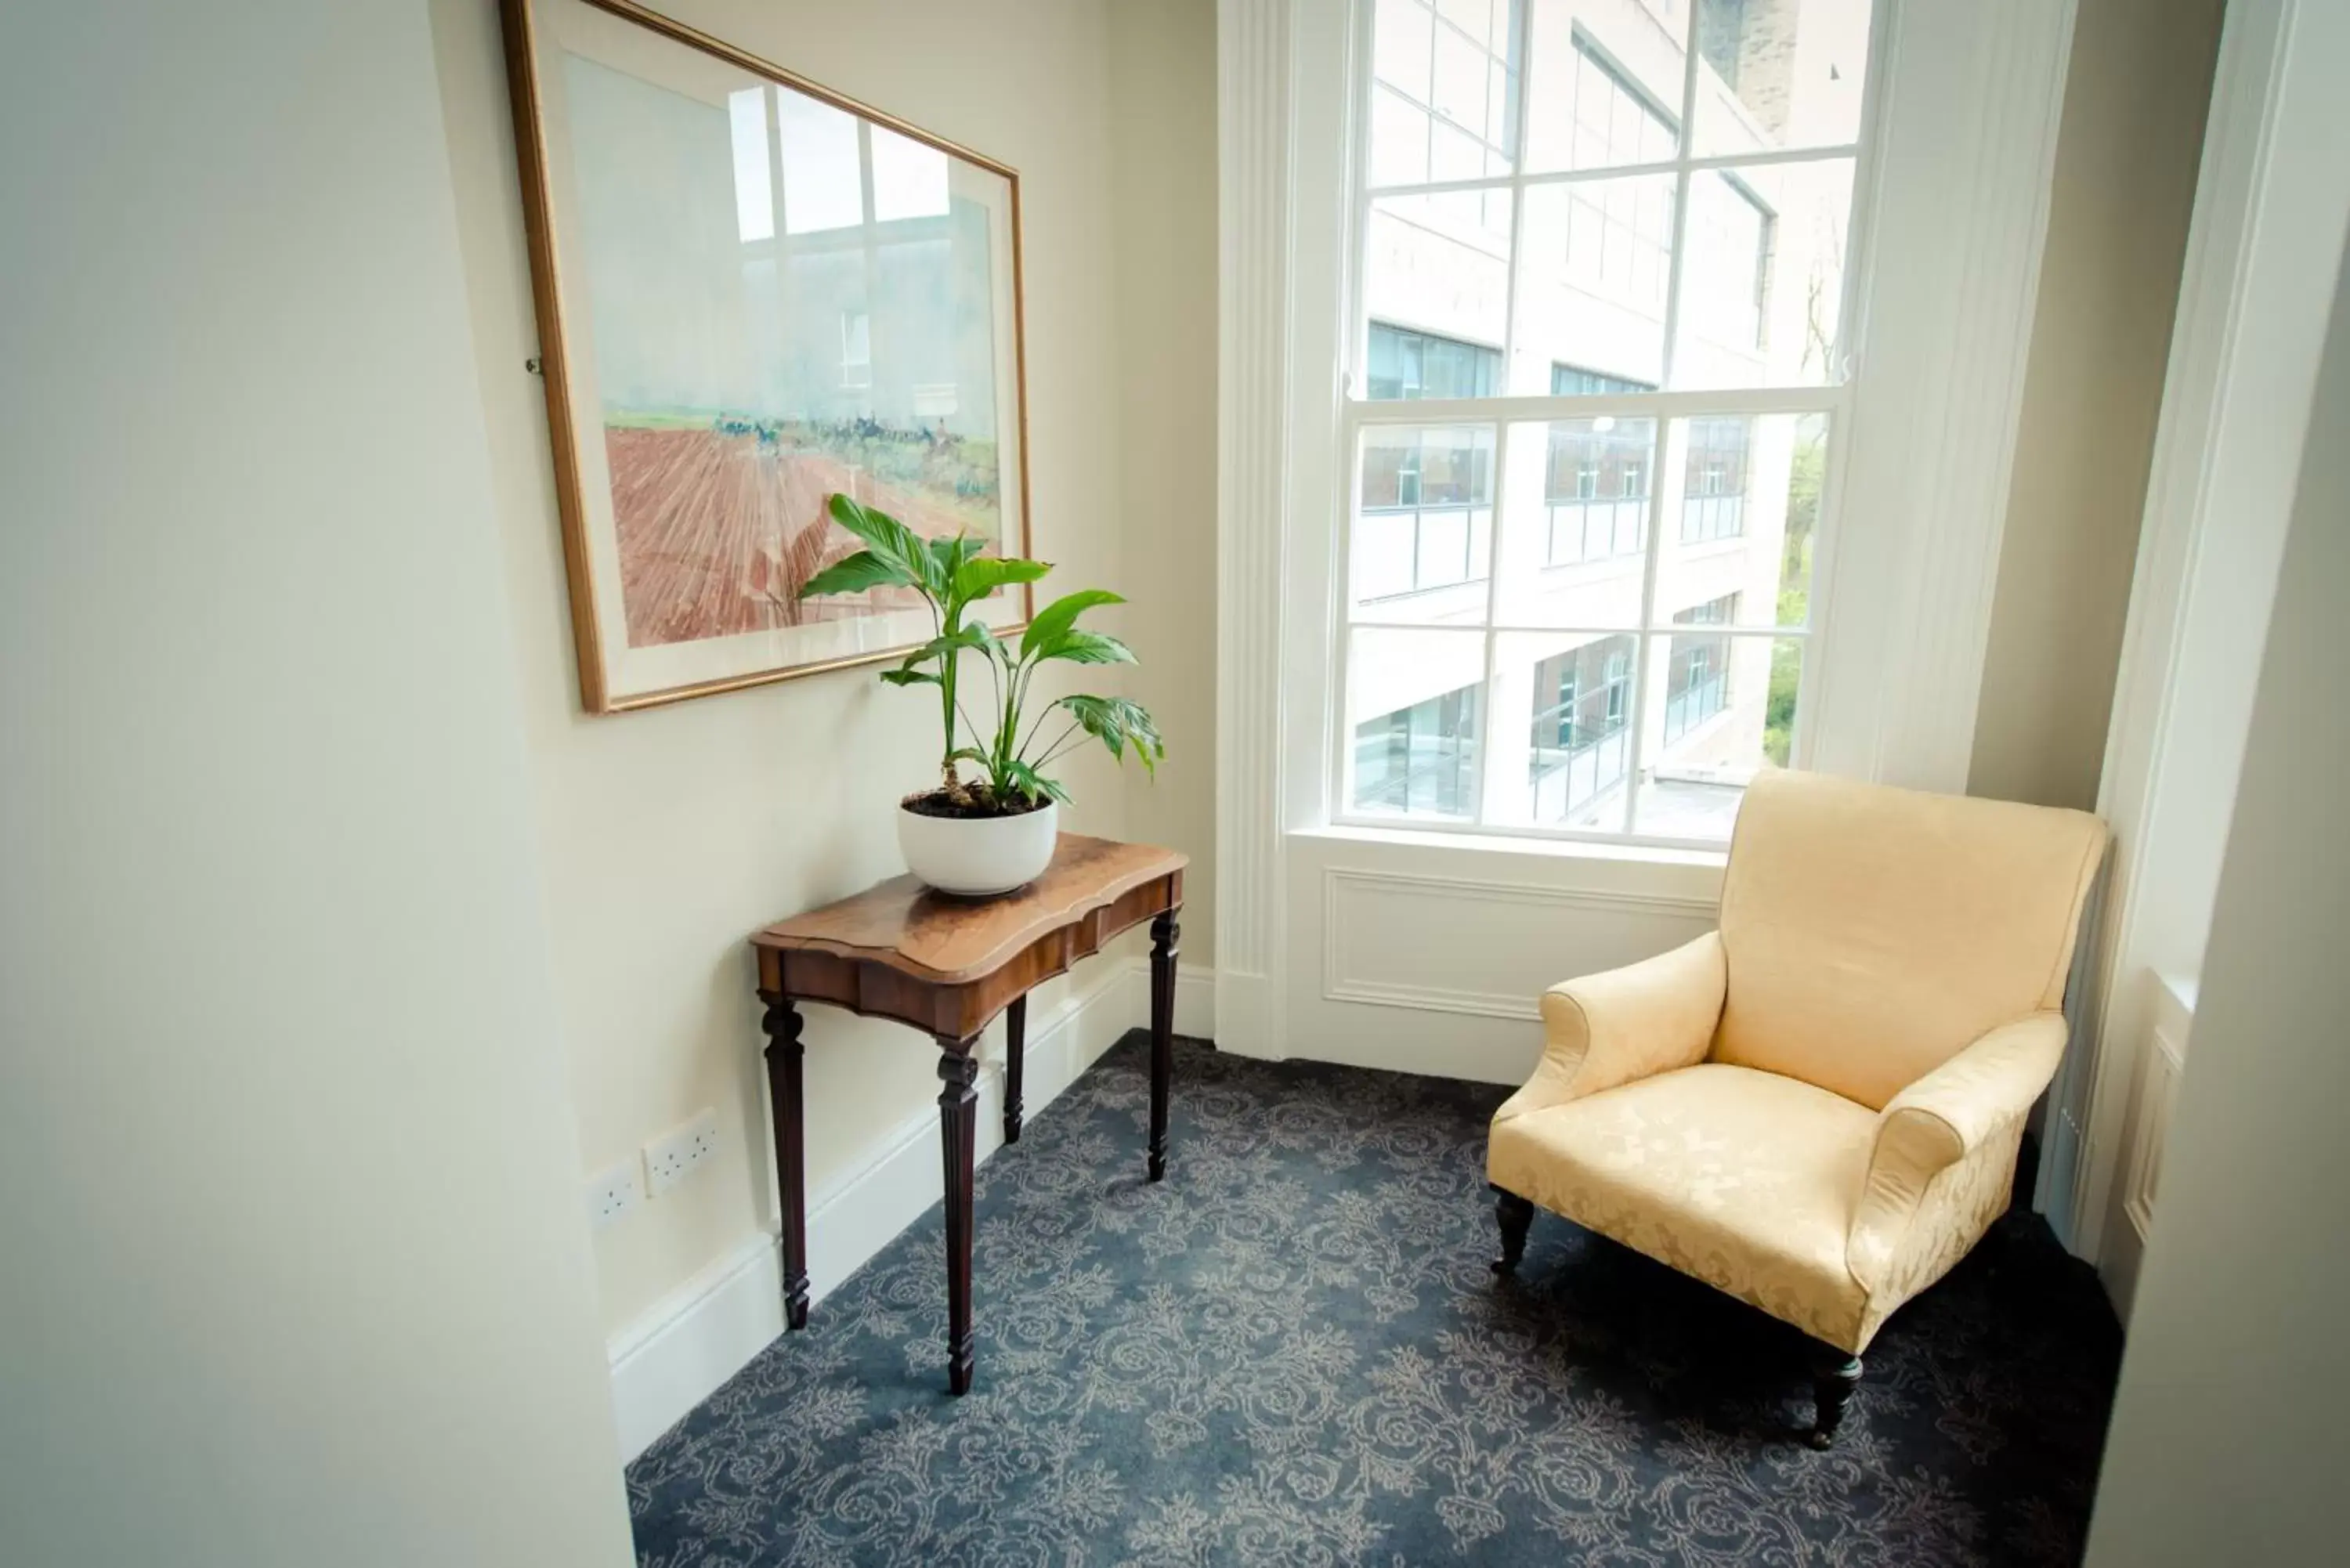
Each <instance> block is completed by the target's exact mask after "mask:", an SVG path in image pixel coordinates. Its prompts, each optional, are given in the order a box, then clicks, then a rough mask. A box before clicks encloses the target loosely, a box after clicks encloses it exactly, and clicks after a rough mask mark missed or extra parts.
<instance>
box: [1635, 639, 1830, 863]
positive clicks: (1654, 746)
mask: <svg viewBox="0 0 2350 1568" xmlns="http://www.w3.org/2000/svg"><path fill="white" fill-rule="evenodd" d="M1702 608H1704V607H1692V609H1693V610H1701V609H1702ZM1711 608H1712V609H1713V611H1714V613H1717V614H1720V613H1726V612H1725V610H1724V607H1719V606H1716V607H1711ZM1682 624H1683V625H1684V626H1685V627H1686V628H1688V629H1686V630H1682V631H1677V632H1674V633H1672V634H1671V635H1669V636H1659V637H1657V638H1653V639H1650V643H1649V649H1648V691H1649V694H1650V698H1651V707H1650V710H1649V711H1648V712H1647V713H1645V714H1644V715H1643V716H1642V718H1641V721H1640V722H1641V726H1642V733H1643V738H1644V750H1643V753H1642V757H1641V764H1640V788H1639V794H1638V798H1637V799H1636V800H1635V801H1634V803H1633V808H1632V830H1633V831H1634V832H1635V833H1638V834H1643V835H1646V836H1650V837H1657V838H1697V839H1727V838H1728V837H1729V836H1730V828H1731V823H1732V822H1734V821H1735V820H1736V819H1737V816H1738V805H1739V802H1740V801H1741V800H1742V799H1743V798H1744V796H1745V793H1746V785H1747V784H1748V783H1749V782H1750V781H1751V780H1752V778H1753V777H1754V775H1755V774H1758V773H1761V772H1762V771H1763V770H1764V769H1766V768H1779V767H1785V766H1786V765H1787V763H1788V758H1789V756H1790V754H1791V750H1792V743H1793V741H1794V729H1795V698H1796V692H1797V691H1798V689H1799V688H1800V686H1801V684H1802V680H1803V671H1804V645H1803V643H1802V641H1801V640H1799V639H1775V638H1772V637H1768V636H1759V637H1733V636H1730V635H1728V634H1726V633H1722V632H1717V631H1710V630H1706V629H1702V628H1705V627H1706V626H1708V625H1710V624H1713V623H1709V622H1707V621H1705V620H1703V619H1701V618H1693V619H1691V620H1689V621H1685V622H1683V623H1682Z"/></svg>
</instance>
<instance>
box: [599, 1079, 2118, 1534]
mask: <svg viewBox="0 0 2350 1568" xmlns="http://www.w3.org/2000/svg"><path fill="white" fill-rule="evenodd" d="M1146 1062H1147V1048H1146V1045H1145V1043H1144V1041H1143V1039H1142V1037H1141V1036H1140V1035H1139V1034H1137V1035H1132V1036H1129V1037H1128V1039H1127V1040H1126V1041H1124V1042H1122V1043H1121V1044H1119V1045H1118V1047H1117V1048H1115V1049H1114V1050H1112V1051H1111V1052H1110V1053H1109V1054H1107V1055H1106V1056H1105V1057H1103V1058H1102V1060H1101V1061H1100V1062H1099V1063H1098V1064H1097V1065H1096V1066H1095V1067H1094V1068H1093V1070H1092V1071H1091V1072H1089V1073H1087V1075H1085V1077H1084V1078H1082V1079H1081V1080H1080V1081H1079V1082H1078V1083H1077V1084H1076V1085H1073V1086H1072V1087H1071V1088H1070V1089H1069V1091H1068V1092H1067V1093H1066V1095H1065V1096H1062V1098H1061V1099H1060V1100H1058V1101H1056V1102H1055V1104H1053V1105H1052V1106H1049V1107H1047V1108H1046V1109H1045V1112H1044V1113H1043V1114H1042V1115H1041V1116H1037V1117H1036V1118H1035V1119H1033V1120H1032V1121H1031V1122H1030V1123H1029V1125H1028V1128H1027V1130H1026V1132H1025V1133H1024V1136H1023V1137H1022V1140H1021V1142H1020V1143H1019V1145H1018V1146H1017V1147H1012V1148H1007V1149H1005V1150H1003V1152H1002V1153H1000V1154H998V1155H997V1156H996V1157H995V1158H994V1159H993V1161H991V1162H990V1163H989V1164H988V1165H986V1166H984V1167H983V1168H981V1170H980V1173H979V1237H978V1254H977V1264H976V1285H975V1287H974V1288H975V1294H976V1298H977V1302H978V1307H977V1318H978V1324H977V1326H978V1336H979V1374H978V1384H977V1386H976V1387H975V1388H974V1389H973V1391H972V1393H971V1395H969V1396H968V1397H965V1398H963V1399H961V1400H955V1399H951V1398H949V1397H947V1395H946V1392H945V1386H944V1385H945V1371H944V1351H943V1345H944V1338H945V1317H946V1309H945V1290H944V1264H943V1260H942V1256H941V1244H940V1241H939V1238H938V1222H937V1215H936V1211H935V1210H933V1211H932V1213H931V1217H930V1218H929V1219H928V1220H925V1221H923V1222H921V1223H919V1224H917V1225H915V1226H914V1227H912V1228H911V1229H910V1231H907V1232H906V1234H904V1235H903V1236H900V1237H899V1238H898V1239H897V1240H896V1241H892V1242H891V1243H890V1244H889V1246H888V1247H887V1248H885V1249H884V1250H883V1251H882V1252H881V1253H880V1254H879V1256H878V1257H876V1258H875V1259H874V1260H873V1262H871V1263H870V1264H868V1266H867V1267H866V1268H865V1269H864V1270H862V1271H861V1272H858V1274H857V1275H856V1276H855V1277H854V1278H853V1279H851V1280H849V1281H848V1282H847V1283H846V1284H844V1285H842V1286H841V1288H840V1289H839V1290H838V1291H837V1292H835V1293H834V1294H833V1295H831V1296H830V1297H829V1298H827V1300H825V1301H823V1302H821V1303H818V1304H817V1306H816V1310H815V1313H814V1314H813V1317H812V1319H811V1331H810V1332H808V1333H806V1334H787V1335H785V1337H784V1338H782V1339H780V1340H778V1341H777V1342H776V1343H775V1345H771V1346H769V1347H768V1348H767V1350H766V1351H764V1353H762V1354H761V1355H760V1356H759V1357H758V1359H757V1360H755V1361H754V1362H753V1363H752V1364H751V1366H748V1367H746V1368H745V1369H744V1370H743V1372H742V1373H741V1374H740V1375H739V1376H736V1377H735V1378H734V1379H733V1381H732V1382H731V1383H729V1384H728V1385H727V1386H725V1387H724V1388H723V1389H721V1390H720V1391H719V1392H718V1393H717V1394H716V1395H714V1396H712V1398H711V1399H710V1400H709V1401H708V1402H707V1403H706V1404H704V1405H703V1406H702V1407H700V1408H699V1409H697V1410H695V1411H694V1412H693V1414H692V1415H691V1416H689V1417H687V1418H686V1419H685V1420H684V1421H683V1422H681V1424H680V1425H679V1426H678V1427H677V1428H675V1429H673V1430H671V1432H670V1433H668V1434H667V1435H666V1436H664V1437H663V1438H661V1439H660V1441H659V1442H657V1443H656V1444H654V1445H653V1447H652V1448H651V1449H649V1450H648V1451H647V1452H646V1453H645V1454H644V1456H643V1457H642V1458H641V1459H639V1460H638V1461H637V1462H636V1463H635V1464H634V1465H632V1466H631V1467H630V1468H629V1502H630V1506H631V1508H632V1510H633V1511H634V1514H635V1519H636V1532H637V1544H638V1552H639V1558H640V1560H641V1562H642V1563H645V1564H647V1565H648V1568H655V1565H658V1568H672V1565H674V1568H684V1565H687V1564H693V1565H699V1568H716V1565H719V1564H725V1565H728V1568H747V1565H751V1564H781V1563H811V1564H815V1563H825V1564H832V1563H842V1564H846V1563H922V1564H948V1563H971V1564H1014V1563H1018V1564H1055V1565H1065V1568H1075V1565H1077V1564H1113V1563H1116V1564H1124V1563H1149V1564H1159V1563H1166V1564H1207V1563H1251V1564H1254V1563H1297V1564H1330V1565H1336V1564H1344V1563H1370V1564H1378V1565H1380V1568H1400V1565H1417V1564H1422V1563H1542V1564H1546V1565H1557V1564H1564V1563H1588V1564H1608V1565H1615V1564H1640V1565H1655V1564H1679V1563H1704V1564H1726V1563H1762V1564H1774V1565H1794V1564H1850V1565H1862V1564H1867V1565H1877V1564H1901V1565H1909V1564H1917V1565H1925V1564H1937V1563H1993V1564H1999V1565H2002V1568H2006V1565H2009V1564H2036V1563H2072V1562H2074V1561H2076V1560H2077V1558H2078V1556H2079V1552H2080V1542H2081V1539H2082V1536H2083V1532H2084V1530H2085V1526H2086V1523H2087V1516H2088V1508H2089V1498H2090V1493H2091V1489H2092V1486H2093V1483H2094V1480H2095V1470H2096V1463H2097V1453H2098V1449H2099V1446H2100V1444H2101V1442H2102V1439H2103V1435H2104V1431H2105V1424H2106V1407H2107V1402H2108V1400H2109V1399H2110V1397H2111V1394H2112V1389H2113V1382H2114V1374H2115V1367H2116V1361H2117V1358H2118V1355H2119V1335H2118V1333H2117V1331H2116V1328H2115V1325H2114V1321H2113V1317H2112V1314H2110V1312H2108V1311H2107V1309H2106V1305H2105V1302H2104V1298H2103V1296H2102V1294H2101V1293H2099V1291H2098V1288H2097V1286H2096V1283H2095V1280H2094V1279H2093V1278H2092V1277H2091V1276H2090V1274H2089V1273H2088V1272H2087V1271H2086V1270H2085V1269H2084V1268H2083V1267H2082V1266H2080V1265H2079V1264H2077V1263H2074V1262H2072V1261H2071V1260H2070V1259H2068V1258H2066V1257H2064V1255H2063V1253H2062V1252H2061V1251H2059V1250H2058V1249H2057V1248H2056V1246H2055V1245H2054V1242H2053V1241H2051V1240H2050V1238H2049V1237H2048V1235H2047V1232H2046V1231H2045V1229H2044V1228H2043V1227H2042V1226H2041V1225H2040V1224H2039V1222H2038V1221H2037V1220H2031V1219H2029V1218H2027V1217H2011V1218H2010V1219H2009V1220H2006V1221H2003V1222H2002V1225H2001V1227H2000V1228H1999V1230H1998V1231H1995V1232H1994V1234H1993V1236H1992V1237H1991V1239H1990V1240H1989V1241H1986V1242H1985V1244H1984V1245H1983V1247H1981V1249H1979V1250H1978V1251H1977V1252H1976V1254H1975V1255H1974V1256H1973V1257H1971V1258H1970V1259H1969V1260H1968V1261H1967V1262H1965V1263H1964V1264H1962V1265H1961V1266H1960V1269H1959V1270H1958V1271H1957V1272H1954V1273H1953V1274H1952V1275H1951V1276H1950V1279H1949V1280H1948V1281H1946V1282H1944V1283H1943V1284H1942V1285H1940V1286H1939V1287H1938V1288H1937V1289H1935V1290H1932V1291H1929V1292H1928V1293H1926V1295H1925V1296H1924V1297H1923V1298H1921V1299H1920V1300H1919V1301H1918V1302H1916V1303H1912V1304H1911V1305H1910V1306H1909V1307H1908V1309H1906V1310H1905V1311H1904V1312H1903V1313H1902V1314H1900V1315H1899V1316H1898V1317H1896V1318H1895V1319H1894V1320H1893V1322H1892V1323H1891V1324H1889V1325H1888V1326H1887V1328H1886V1330H1885V1332H1884V1333H1883V1334H1881V1335H1880V1336H1879V1337H1878V1339H1877V1343H1876V1345H1874V1346H1872V1348H1871V1354H1870V1355H1869V1357H1868V1376H1867V1378H1866V1381H1865V1382H1864V1383H1863V1385H1862V1386H1861V1389H1860V1392H1859V1394H1858V1396H1857V1397H1856V1398H1855V1400H1854V1402H1853V1405H1852V1407H1851V1411H1850V1414H1849V1415H1848V1416H1847V1417H1846V1422H1845V1427H1844V1430H1843V1431H1842V1433H1841V1434H1839V1436H1838V1438H1837V1440H1836V1446H1835V1449H1832V1450H1831V1451H1829V1452H1827V1453H1824V1454H1823V1453H1814V1452H1812V1451H1811V1450H1810V1449H1806V1448H1804V1446H1803V1445H1802V1444H1801V1443H1800V1442H1798V1441H1795V1440H1794V1439H1793V1437H1792V1434H1793V1433H1794V1432H1796V1431H1798V1430H1799V1429H1800V1428H1802V1427H1803V1426H1804V1423H1805V1422H1806V1421H1807V1420H1808V1418H1809V1414H1810V1396H1809V1386H1808V1383H1807V1382H1806V1380H1805V1377H1804V1366H1803V1362H1802V1359H1801V1354H1800V1349H1799V1345H1798V1342H1797V1341H1796V1339H1795V1337H1794V1334H1793V1333H1792V1331H1788V1330H1783V1329H1780V1328H1778V1327H1777V1326H1776V1325H1774V1324H1771V1323H1770V1322H1769V1321H1768V1320H1766V1319H1764V1318H1763V1317H1762V1316H1761V1315H1760V1314H1756V1313H1753V1312H1752V1311H1751V1310H1749V1309H1747V1308H1745V1307H1743V1306H1741V1305H1739V1304H1738V1303H1734V1302H1731V1301H1730V1300H1729V1299H1728V1298H1726V1297H1722V1296H1720V1295H1717V1294H1716V1293H1713V1292H1712V1291H1711V1290H1709V1289H1707V1288H1706V1287H1704V1286H1702V1285H1699V1284H1696V1283H1694V1282H1690V1281H1688V1280H1684V1279H1682V1278H1680V1277H1679V1276H1678V1275H1676V1274H1673V1273H1672V1272H1669V1271H1668V1270H1666V1269H1664V1268H1662V1267H1660V1266H1659V1265H1656V1264H1653V1263H1651V1262H1648V1260H1646V1259H1644V1258H1641V1257H1639V1256H1638V1255H1636V1254H1634V1253H1631V1252H1629V1251H1626V1250H1624V1249H1622V1248H1619V1247H1617V1246H1615V1245H1613V1244H1612V1243H1609V1242H1607V1241H1601V1240H1599V1239H1597V1238H1596V1237H1592V1236H1590V1235H1588V1234H1586V1233H1585V1232H1583V1231H1578V1230H1576V1229H1575V1228H1574V1227H1573V1226H1570V1225H1569V1224H1567V1223H1566V1222H1565V1220H1558V1219H1555V1218H1553V1217H1550V1216H1547V1215H1544V1216H1537V1218H1536V1220H1535V1222H1534V1239H1533V1242H1532V1244H1531V1246H1530V1247H1529V1249H1528V1251H1527V1254H1526V1259H1525V1262H1524V1264H1523V1268H1522V1270H1521V1272H1520V1275H1519V1278H1518V1280H1517V1281H1516V1282H1497V1281H1496V1280H1495V1278H1494V1276H1493V1275H1492V1273H1491V1272H1488V1268H1487V1265H1488V1263H1489V1262H1490V1261H1491V1260H1492V1258H1493V1256H1494V1255H1495V1242H1494V1231H1493V1224H1492V1205H1491V1202H1490V1197H1489V1194H1488V1192H1487V1190H1486V1188H1485V1184H1484V1178H1483V1169H1482V1159H1483V1150H1484V1128H1485V1122H1486V1118H1487V1117H1488V1116H1490V1115H1491V1114H1492V1108H1493V1106H1495V1105H1497V1104H1498V1103H1499V1102H1500V1100H1501V1097H1502V1091H1501V1090H1498V1089H1495V1088H1492V1087H1488V1086H1485V1085H1469V1084H1461V1083H1454V1082H1451V1081H1448V1080H1444V1079H1438V1078H1416V1077H1406V1076H1401V1075H1393V1074H1382V1073H1367V1072H1359V1071H1355V1070H1351V1069H1345V1068H1335V1067H1323V1066H1313V1065H1306V1064H1266V1063H1260V1062H1253V1061H1249V1060H1245V1059H1242V1058H1237V1057H1229V1056H1224V1055H1221V1054H1217V1053H1216V1052H1214V1051H1213V1050H1211V1049H1210V1048H1208V1047H1206V1046H1195V1045H1191V1044H1185V1045H1183V1046H1182V1047H1180V1054H1179V1056H1178V1060H1177V1065H1176V1098H1175V1109H1174V1117H1173V1135H1172V1150H1173V1154H1172V1160H1171V1168H1170V1173H1169V1177H1168V1179H1167V1181H1166V1182H1164V1183H1163V1184H1161V1185H1159V1186H1158V1187H1150V1186H1148V1185H1146V1184H1144V1182H1143V1181H1142V1179H1141V1171H1142V1141H1143V1118H1144V1111H1145V1106H1146V1103H1147V1087H1146V1081H1145V1078H1144V1069H1145V1064H1146Z"/></svg>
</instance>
